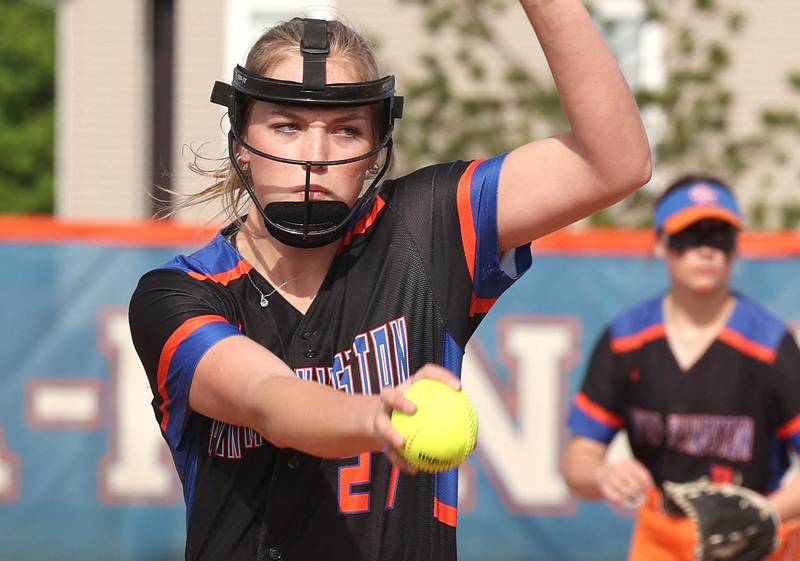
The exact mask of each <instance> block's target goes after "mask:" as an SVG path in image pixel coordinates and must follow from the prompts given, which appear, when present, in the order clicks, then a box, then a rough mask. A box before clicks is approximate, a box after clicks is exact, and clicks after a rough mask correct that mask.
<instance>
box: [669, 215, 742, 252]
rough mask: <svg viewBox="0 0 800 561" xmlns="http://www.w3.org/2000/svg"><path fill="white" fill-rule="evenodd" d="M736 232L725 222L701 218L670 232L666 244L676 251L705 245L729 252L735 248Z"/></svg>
mask: <svg viewBox="0 0 800 561" xmlns="http://www.w3.org/2000/svg"><path fill="white" fill-rule="evenodd" d="M736 233H737V232H736V228H734V227H733V226H731V225H730V224H728V223H726V222H720V221H718V220H701V221H700V222H695V223H694V224H692V225H691V226H689V227H687V228H684V229H683V230H681V231H680V232H676V233H674V234H671V235H670V236H669V238H668V240H667V244H668V246H669V248H670V249H671V250H672V251H677V252H683V251H686V250H687V249H691V248H693V247H702V246H705V247H711V248H714V249H719V250H720V251H723V252H725V253H731V252H732V251H733V250H734V249H736Z"/></svg>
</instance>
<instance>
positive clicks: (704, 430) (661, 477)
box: [569, 294, 800, 493]
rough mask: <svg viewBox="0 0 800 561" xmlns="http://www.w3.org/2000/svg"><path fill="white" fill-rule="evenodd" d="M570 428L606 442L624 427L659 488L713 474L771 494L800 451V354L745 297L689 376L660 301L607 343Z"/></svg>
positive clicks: (620, 324)
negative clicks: (679, 359)
mask: <svg viewBox="0 0 800 561" xmlns="http://www.w3.org/2000/svg"><path fill="white" fill-rule="evenodd" d="M569 427H570V429H571V430H572V431H573V433H574V434H577V435H582V436H585V437H589V438H592V439H594V440H596V441H599V442H602V443H606V444H607V443H609V442H610V441H611V439H612V438H613V436H614V434H615V433H616V432H617V430H618V429H620V428H623V427H624V428H625V429H626V430H627V431H628V440H629V442H630V445H631V448H632V450H633V453H634V455H635V456H636V458H637V459H638V460H639V461H641V462H642V463H643V464H644V465H645V466H646V467H647V468H648V470H650V473H651V474H652V475H653V478H654V479H655V481H656V483H657V484H658V485H659V486H660V485H661V484H662V483H663V482H664V481H666V480H670V481H689V480H692V479H696V478H698V477H702V476H707V477H709V478H711V479H712V480H715V481H720V482H734V483H739V484H741V485H745V486H747V487H750V488H752V489H755V490H757V491H759V492H761V493H767V492H769V491H772V490H774V489H775V488H776V487H777V486H778V484H779V483H780V479H781V477H782V476H783V475H784V473H785V472H786V470H787V468H788V464H789V455H788V451H789V450H790V449H791V448H794V449H795V450H800V351H799V350H798V348H797V344H796V343H795V341H794V339H793V338H792V336H791V334H790V333H789V332H788V330H787V327H786V325H784V324H783V323H782V322H781V321H780V320H778V319H776V318H774V317H772V316H771V315H770V314H769V313H768V312H766V311H765V310H764V309H762V308H761V307H760V306H758V305H757V304H755V303H754V302H752V301H750V300H748V299H746V298H744V297H742V296H741V295H738V294H737V295H736V304H735V308H734V311H733V313H732V314H731V317H730V318H729V319H728V322H727V324H726V325H725V327H724V328H723V329H722V330H721V332H720V333H719V334H718V336H717V338H716V339H715V340H714V342H713V343H712V344H711V346H710V347H709V348H708V349H707V350H706V352H705V354H703V355H702V356H701V357H700V358H699V359H698V360H697V362H696V363H695V364H694V365H692V367H691V368H689V370H688V371H683V370H681V368H680V367H679V366H678V363H677V361H676V360H675V357H674V355H673V354H672V351H671V349H670V347H669V344H668V343H667V339H666V334H665V329H664V320H663V316H662V297H658V298H654V299H652V300H649V301H646V302H644V303H642V304H640V305H638V306H636V307H634V308H633V309H631V310H628V311H627V312H625V313H623V314H622V315H621V316H619V317H618V318H617V319H616V320H614V321H613V322H612V323H611V325H610V326H609V327H608V328H607V329H606V330H605V332H604V333H603V334H602V336H601V337H600V340H599V341H598V343H597V345H596V346H595V349H594V352H593V354H592V357H591V361H590V363H589V367H588V371H587V374H586V377H585V379H584V381H583V386H582V388H581V390H580V392H579V393H578V394H577V395H576V396H575V400H574V403H573V406H572V411H571V414H570V419H569Z"/></svg>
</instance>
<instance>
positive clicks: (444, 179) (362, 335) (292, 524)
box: [130, 156, 531, 561]
mask: <svg viewBox="0 0 800 561" xmlns="http://www.w3.org/2000/svg"><path fill="white" fill-rule="evenodd" d="M502 161H503V157H502V156H500V157H497V158H493V159H490V160H487V161H484V162H472V163H469V164H468V163H464V162H459V163H454V164H445V165H437V166H433V167H430V168H425V169H423V170H420V171H418V172H416V173H414V174H412V175H410V176H407V177H404V178H401V179H398V180H395V181H387V182H386V183H385V184H384V186H383V187H382V189H381V192H380V194H379V196H378V197H377V199H376V200H375V202H374V204H373V205H372V206H371V208H369V209H366V210H365V212H364V213H363V214H362V215H361V216H360V218H359V219H358V220H356V221H355V222H354V224H353V225H352V227H351V229H350V231H349V232H348V233H347V234H346V236H345V237H344V239H343V241H342V246H341V250H340V252H339V254H338V255H337V257H336V258H335V260H334V262H333V264H332V266H331V269H330V271H329V273H328V275H327V277H326V278H325V280H324V282H323V284H322V286H321V288H320V290H319V293H318V294H317V296H316V298H315V299H314V302H313V303H312V305H311V307H310V308H309V309H308V312H307V313H306V314H305V315H302V314H301V313H300V312H298V311H297V310H296V309H295V308H294V307H292V306H291V305H290V304H288V302H286V301H285V300H284V299H283V298H282V297H281V296H280V294H279V293H277V292H276V293H275V294H273V295H272V296H271V297H270V299H269V300H270V304H269V306H268V307H266V308H262V307H261V306H260V305H259V301H260V295H259V292H258V291H257V290H256V288H255V287H254V286H253V285H252V284H251V282H250V279H249V278H248V273H249V275H250V278H251V279H252V280H253V282H254V283H256V284H257V285H258V287H259V289H260V290H261V292H263V293H265V294H267V293H270V292H272V290H273V288H272V287H271V286H270V285H269V284H268V283H267V281H266V280H265V279H264V278H263V277H261V276H259V275H258V273H257V272H256V271H255V270H254V269H252V267H251V265H250V264H249V263H248V262H247V261H245V260H244V259H242V257H241V256H240V255H239V253H238V252H237V251H236V249H235V246H234V245H232V240H233V238H234V237H235V235H236V229H235V228H233V227H229V228H226V229H225V230H223V231H222V232H221V233H220V234H219V235H218V236H217V237H216V238H215V239H214V240H212V241H211V242H210V243H209V244H208V245H207V246H206V247H204V248H203V249H201V250H199V251H198V252H196V253H194V254H192V255H190V256H180V257H178V258H176V259H175V260H173V261H172V262H171V263H168V264H167V265H165V266H164V267H163V268H160V269H157V270H155V271H151V272H149V273H147V274H146V275H145V276H144V277H142V279H141V281H140V283H139V286H138V288H137V290H136V292H135V294H134V296H133V298H132V301H131V307H130V321H131V330H132V333H133V336H134V344H135V346H136V349H137V352H138V353H139V356H140V358H141V360H142V362H143V364H144V366H145V370H146V371H147V374H148V376H149V379H150V384H151V388H152V391H153V409H154V411H155V414H156V419H157V420H158V422H159V424H160V426H161V429H162V431H163V434H164V437H165V439H166V441H167V442H168V444H169V446H170V449H171V450H172V454H173V458H174V460H175V464H176V467H177V469H178V472H179V474H180V476H181V481H182V483H183V489H184V495H185V499H186V504H187V517H188V537H187V559H190V560H200V559H204V560H205V559H208V560H215V561H216V560H219V559H226V560H248V561H252V560H255V559H259V560H261V559H282V560H284V561H292V560H318V559H347V560H348V561H350V560H360V559H364V560H378V559H380V560H381V561H392V560H408V561H411V560H414V561H418V560H423V559H425V560H428V559H435V560H437V561H440V560H446V559H454V558H455V556H456V540H455V526H456V505H457V500H456V494H457V471H456V470H452V471H449V472H446V473H443V474H440V475H436V476H433V475H425V474H420V475H417V476H415V477H411V476H407V475H405V474H399V473H398V470H397V469H396V468H393V467H392V466H391V464H390V463H389V462H388V460H387V459H386V458H385V456H384V455H383V454H380V453H367V452H365V453H362V454H360V455H357V456H354V457H348V458H342V459H339V460H320V459H318V458H314V457H311V456H308V455H306V454H302V453H300V452H297V451H295V450H291V449H277V448H275V447H274V446H272V445H271V444H270V443H269V442H266V441H265V440H264V439H263V438H262V437H261V435H260V434H258V433H257V432H256V431H254V430H252V429H250V428H248V427H239V426H231V425H229V424H225V423H221V422H219V421H216V420H213V419H210V418H207V417H204V416H202V415H200V414H198V413H195V412H192V411H191V410H190V409H189V407H188V392H189V387H190V385H191V380H192V376H193V373H194V368H195V366H196V364H197V362H198V361H199V360H200V358H201V357H202V356H203V354H204V353H205V351H206V350H207V349H208V348H209V347H210V346H211V345H213V344H214V343H216V342H217V341H219V340H220V339H222V338H224V337H228V336H231V335H238V334H242V333H243V334H245V335H247V336H248V337H250V338H252V339H254V340H255V341H258V342H259V343H261V344H262V345H264V346H265V347H267V348H268V349H269V350H270V351H272V352H273V353H274V354H276V355H277V356H279V357H281V358H282V359H283V360H284V361H285V362H286V363H287V364H288V365H289V366H291V367H292V368H294V369H295V371H296V373H297V375H298V376H300V377H302V378H304V379H306V380H308V381H309V382H310V383H320V384H327V385H331V386H333V387H334V388H336V389H338V390H340V391H344V392H347V393H377V392H379V391H380V390H381V388H383V387H386V386H393V385H397V384H399V383H401V382H402V381H404V380H405V379H407V378H408V376H409V375H411V374H413V373H414V371H416V370H417V369H419V368H421V367H422V366H423V365H425V364H426V363H428V362H433V363H437V364H441V365H444V366H445V367H448V368H450V369H451V370H453V371H454V372H456V373H458V372H459V371H460V365H461V359H462V355H463V349H464V345H465V343H466V342H467V340H468V338H469V337H470V335H471V334H472V333H473V331H474V330H475V328H476V327H477V325H478V323H479V321H480V319H481V318H482V317H483V315H484V314H485V313H486V312H487V311H488V310H489V308H490V307H491V305H492V303H493V302H494V300H495V299H496V298H497V297H498V296H499V295H500V294H501V293H502V292H503V291H504V290H505V289H506V288H507V287H508V286H510V285H511V283H512V282H513V280H514V279H515V278H517V277H518V276H519V274H520V273H521V272H523V271H524V270H525V269H527V268H528V267H529V265H530V259H531V256H530V249H529V247H528V246H523V247H521V248H518V249H517V250H515V251H511V252H508V253H507V254H505V255H504V256H502V261H503V263H502V265H501V263H500V262H499V261H500V259H499V256H498V250H497V247H498V244H497V220H496V208H497V181H498V176H499V172H500V168H501V165H502ZM328 422H330V423H336V422H337V421H336V419H335V418H333V419H330V420H329V421H328Z"/></svg>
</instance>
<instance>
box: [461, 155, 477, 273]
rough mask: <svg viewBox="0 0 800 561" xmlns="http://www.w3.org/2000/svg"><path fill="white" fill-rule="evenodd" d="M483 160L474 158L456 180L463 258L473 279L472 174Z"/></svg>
mask: <svg viewBox="0 0 800 561" xmlns="http://www.w3.org/2000/svg"><path fill="white" fill-rule="evenodd" d="M482 161H483V160H474V161H473V162H472V163H470V164H469V165H468V166H467V169H466V170H464V173H463V174H461V178H460V179H459V180H458V187H457V191H456V206H457V207H458V224H459V227H460V228H461V243H462V245H463V246H464V258H465V259H466V260H467V269H469V278H470V279H471V280H472V281H473V282H474V280H475V245H476V243H477V242H476V235H475V223H474V221H473V215H472V199H471V198H470V195H471V192H472V190H471V187H472V174H473V173H474V172H475V168H477V167H478V165H480V163H481V162H482Z"/></svg>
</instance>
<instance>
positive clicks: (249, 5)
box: [227, 0, 337, 68]
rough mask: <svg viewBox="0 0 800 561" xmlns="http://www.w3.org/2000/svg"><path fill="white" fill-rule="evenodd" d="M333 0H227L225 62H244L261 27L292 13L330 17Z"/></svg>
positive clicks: (331, 15)
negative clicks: (226, 51)
mask: <svg viewBox="0 0 800 561" xmlns="http://www.w3.org/2000/svg"><path fill="white" fill-rule="evenodd" d="M336 3H337V1H336V0H269V1H268V2H265V1H264V0H228V11H227V13H228V18H227V19H228V26H227V29H228V33H227V36H228V55H227V60H228V63H229V64H228V65H227V68H232V67H233V66H234V65H236V64H244V59H245V56H246V55H247V51H248V49H249V48H250V46H251V45H252V44H253V43H254V42H255V41H256V39H258V37H259V36H260V35H261V33H262V32H263V31H264V29H266V28H268V27H271V26H273V25H275V24H276V23H279V22H281V21H286V20H290V19H292V18H294V17H312V18H320V19H332V18H334V17H336V15H337V12H336Z"/></svg>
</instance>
